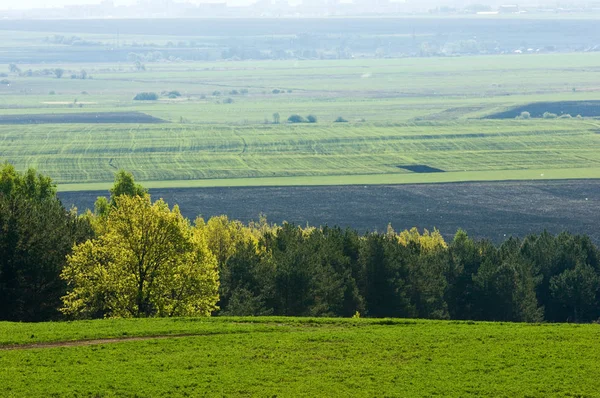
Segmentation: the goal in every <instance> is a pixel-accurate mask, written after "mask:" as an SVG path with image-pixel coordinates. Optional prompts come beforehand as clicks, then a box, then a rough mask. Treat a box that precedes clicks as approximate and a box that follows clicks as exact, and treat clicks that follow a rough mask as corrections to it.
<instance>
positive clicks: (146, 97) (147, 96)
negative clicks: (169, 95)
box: [133, 93, 158, 101]
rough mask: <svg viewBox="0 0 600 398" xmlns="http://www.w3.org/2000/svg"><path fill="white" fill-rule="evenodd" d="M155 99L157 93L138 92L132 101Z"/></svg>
mask: <svg viewBox="0 0 600 398" xmlns="http://www.w3.org/2000/svg"><path fill="white" fill-rule="evenodd" d="M157 99H158V94H156V93H138V94H137V95H136V96H135V97H133V100H134V101H156V100H157Z"/></svg>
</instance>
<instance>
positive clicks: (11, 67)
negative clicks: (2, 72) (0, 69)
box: [8, 64, 21, 73]
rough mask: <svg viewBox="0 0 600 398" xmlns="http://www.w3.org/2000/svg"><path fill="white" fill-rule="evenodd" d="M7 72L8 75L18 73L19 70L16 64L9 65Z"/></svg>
mask: <svg viewBox="0 0 600 398" xmlns="http://www.w3.org/2000/svg"><path fill="white" fill-rule="evenodd" d="M8 70H9V72H10V73H20V72H21V69H20V68H19V67H18V66H17V65H16V64H9V65H8Z"/></svg>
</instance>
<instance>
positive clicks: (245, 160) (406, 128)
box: [0, 120, 600, 183]
mask: <svg viewBox="0 0 600 398" xmlns="http://www.w3.org/2000/svg"><path fill="white" fill-rule="evenodd" d="M597 128H598V127H597V126H596V125H594V124H592V123H590V122H587V121H578V120H566V121H562V120H561V121H556V120H553V121H546V120H543V121H540V120H535V121H534V120H530V121H527V123H525V122H516V121H509V122H499V121H470V122H463V123H452V124H432V125H428V126H419V125H399V126H378V125H362V124H351V125H341V126H340V125H330V124H328V125H315V126H312V125H301V126H289V125H286V126H247V127H234V126H232V127H229V126H188V125H134V126H132V125H108V126H107V125H42V126H40V125H36V126H19V128H18V129H17V128H15V127H14V126H0V143H1V146H2V155H3V156H2V157H3V158H6V159H9V160H10V161H11V162H13V163H14V164H15V165H16V166H17V167H19V168H24V167H26V166H34V167H36V168H38V169H39V170H40V171H42V172H44V173H46V174H48V175H51V176H53V177H54V179H55V181H57V182H58V183H82V182H83V183H101V182H106V181H110V180H111V178H112V175H113V173H114V171H116V170H117V169H120V168H123V169H126V170H130V171H132V172H133V173H134V174H135V175H136V176H138V178H139V179H141V180H145V181H163V180H189V181H193V180H198V179H230V178H256V177H260V178H264V177H278V178H281V177H294V176H304V177H306V176H345V175H346V176H353V175H379V176H388V177H392V178H398V177H403V176H404V177H407V176H408V175H414V174H415V173H411V172H409V171H406V170H403V169H400V168H399V167H398V166H402V165H414V164H417V165H428V166H430V167H435V168H438V169H441V170H444V171H446V173H436V175H435V177H437V178H453V177H454V176H459V179H461V178H463V179H464V178H465V177H468V174H469V173H475V174H476V175H480V176H481V179H493V178H486V177H485V175H486V173H490V176H491V177H493V176H494V175H499V176H500V177H501V178H496V179H511V178H515V176H518V175H519V172H520V171H523V170H541V171H542V173H541V174H544V170H546V173H545V174H546V175H547V177H548V178H551V176H552V175H553V173H554V174H556V173H557V171H558V170H560V169H565V170H569V169H573V170H574V171H576V170H581V169H590V170H591V172H597V173H600V167H598V162H600V151H599V148H600V134H597V133H596V130H597ZM465 173H466V174H465ZM541 174H539V175H537V177H541ZM599 175H600V174H599ZM432 177H433V176H432ZM534 177H536V175H532V176H531V178H534Z"/></svg>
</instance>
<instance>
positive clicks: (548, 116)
mask: <svg viewBox="0 0 600 398" xmlns="http://www.w3.org/2000/svg"><path fill="white" fill-rule="evenodd" d="M542 117H543V118H544V119H556V118H557V117H558V115H557V114H556V113H550V112H544V115H543V116H542Z"/></svg>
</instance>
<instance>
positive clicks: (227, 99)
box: [223, 98, 234, 104]
mask: <svg viewBox="0 0 600 398" xmlns="http://www.w3.org/2000/svg"><path fill="white" fill-rule="evenodd" d="M233 102H234V101H233V98H225V99H224V100H223V103H224V104H233Z"/></svg>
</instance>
